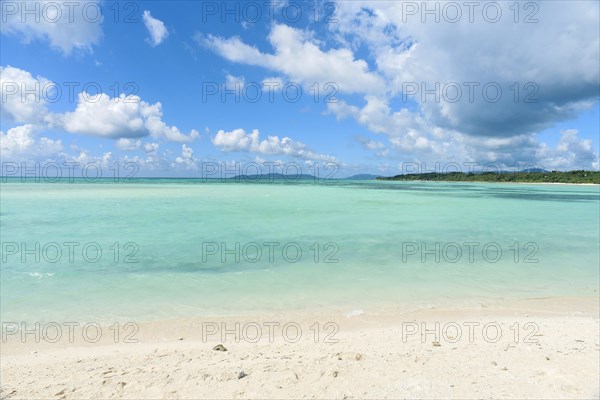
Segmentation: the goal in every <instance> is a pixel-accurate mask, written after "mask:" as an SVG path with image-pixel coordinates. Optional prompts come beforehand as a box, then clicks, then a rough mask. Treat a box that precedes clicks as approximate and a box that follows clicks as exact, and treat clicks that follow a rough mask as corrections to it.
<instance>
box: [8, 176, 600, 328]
mask: <svg viewBox="0 0 600 400" xmlns="http://www.w3.org/2000/svg"><path fill="white" fill-rule="evenodd" d="M0 227H1V241H2V264H1V278H0V284H1V290H0V296H1V298H0V300H1V305H2V307H1V316H0V317H1V319H2V321H103V322H110V321H117V320H119V321H120V320H135V321H140V320H156V319H164V318H172V317H179V316H182V317H185V316H213V315H232V314H257V313H261V312H266V311H276V312H284V311H286V310H311V309H314V310H328V309H332V310H334V309H335V310H348V311H351V310H366V311H368V310H371V309H377V307H379V306H383V305H390V304H391V305H393V304H399V305H401V304H408V303H411V304H412V303H423V304H427V303H428V302H436V304H437V303H442V304H452V302H455V301H459V300H460V299H472V298H481V299H490V298H493V299H497V298H531V297H547V296H597V295H598V286H599V268H600V267H599V265H600V255H599V252H600V250H599V242H600V232H599V230H600V189H599V188H598V187H597V186H571V185H518V184H483V183H472V184H471V183H440V182H427V183H423V182H379V181H334V182H318V183H315V182H310V181H309V182H285V181H278V182H268V181H267V182H262V183H259V182H246V183H237V182H221V181H216V182H210V181H209V182H206V181H201V180H184V179H181V180H177V179H170V180H165V179H138V180H136V181H135V182H125V183H122V182H119V183H117V182H112V181H109V182H101V183H85V182H79V183H78V182H75V183H73V182H61V183H43V182H40V183H35V182H33V183H21V182H16V181H10V180H9V181H8V182H5V183H2V184H0Z"/></svg>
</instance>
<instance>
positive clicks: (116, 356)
mask: <svg viewBox="0 0 600 400" xmlns="http://www.w3.org/2000/svg"><path fill="white" fill-rule="evenodd" d="M598 304H599V303H598V298H597V297H593V298H549V299H529V300H518V301H517V300H498V301H495V302H488V303H481V302H477V304H475V303H472V304H470V305H463V306H461V307H459V308H457V307H452V306H442V305H432V306H430V307H427V308H421V309H413V310H408V309H402V310H401V309H391V308H389V307H388V308H386V309H380V310H355V311H354V312H350V313H347V314H345V315H343V314H342V313H341V312H340V313H332V312H328V313H319V312H314V313H308V312H305V313H296V314H290V315H263V316H261V317H260V318H252V317H248V316H245V317H243V318H233V317H226V318H193V319H180V320H170V321H157V322H151V323H142V324H135V325H136V328H137V327H139V331H135V330H134V329H133V328H132V327H131V326H128V327H127V329H124V325H121V326H120V328H119V329H120V332H119V333H120V334H119V337H118V339H116V337H115V331H117V330H118V329H116V328H115V327H113V329H110V327H106V326H103V327H102V328H101V329H102V333H103V335H102V338H101V339H98V340H97V342H96V343H90V341H91V340H87V341H86V340H84V339H83V338H85V337H87V338H88V339H93V340H96V337H97V336H98V335H96V332H95V331H93V330H92V329H88V332H87V333H86V335H87V336H85V335H83V334H82V330H81V329H80V328H81V326H79V327H77V328H76V329H75V328H74V330H73V332H72V333H73V334H72V337H70V336H69V334H68V333H67V330H66V329H64V327H63V329H62V336H60V338H58V340H57V337H56V335H55V332H57V331H56V329H55V328H56V327H55V326H46V328H45V330H44V325H42V328H40V332H42V333H45V334H46V335H47V337H48V338H49V339H51V340H52V341H56V343H49V342H48V340H43V336H42V338H41V340H40V341H39V343H36V338H35V335H34V333H33V332H34V331H35V330H33V331H32V333H30V334H28V335H25V340H23V339H22V337H21V336H20V332H17V333H10V334H7V332H6V330H5V332H4V335H3V343H2V376H1V378H2V379H1V380H2V398H3V399H25V398H56V399H87V398H131V399H133V398H144V399H158V398H196V399H198V398H213V399H214V398H218V399H230V398H253V399H258V398H289V399H291V398H339V399H345V398H454V399H480V398H481V399H487V398H494V399H499V398H503V399H509V398H529V399H533V398H536V399H537V398H545V399H555V398H556V399H590V398H598V395H599V385H598V374H599V372H598V371H599V370H598V366H599V365H598V360H599V349H600V348H599V336H598V335H599V319H598V315H599V314H598V312H599V305H598ZM30 328H31V326H30ZM9 330H10V329H9ZM134 331H135V332H134ZM132 333H133V334H132ZM128 335H129V337H128V338H126V336H128ZM128 341H138V343H127V342H128ZM219 344H221V345H223V346H224V347H225V348H226V351H219V350H214V349H213V348H214V347H215V346H217V345H219Z"/></svg>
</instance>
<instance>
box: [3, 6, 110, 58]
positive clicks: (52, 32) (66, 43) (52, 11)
mask: <svg viewBox="0 0 600 400" xmlns="http://www.w3.org/2000/svg"><path fill="white" fill-rule="evenodd" d="M25 10H27V11H31V12H28V13H26V12H25ZM2 18H3V20H2V23H1V24H0V33H1V34H3V35H14V36H17V37H19V38H21V39H22V40H23V41H24V42H25V43H29V42H31V41H33V40H45V41H48V42H49V43H50V46H51V47H52V48H54V49H57V50H59V51H61V52H62V53H63V54H65V55H70V54H71V53H72V52H73V50H76V49H77V50H82V51H85V52H91V51H92V48H93V46H94V45H96V44H98V42H99V41H100V39H101V37H102V20H103V17H102V11H101V9H100V1H97V0H90V1H86V2H85V3H77V2H71V3H70V4H69V2H64V3H63V2H54V1H52V0H37V1H28V2H9V1H7V2H4V1H3V2H2Z"/></svg>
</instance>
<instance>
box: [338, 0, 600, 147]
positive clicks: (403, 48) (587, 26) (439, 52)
mask: <svg viewBox="0 0 600 400" xmlns="http://www.w3.org/2000/svg"><path fill="white" fill-rule="evenodd" d="M447 4H455V5H456V4H459V6H460V4H462V3H455V2H454V3H452V2H445V1H441V2H436V4H434V5H433V6H436V7H438V8H439V9H444V8H445V7H446V5H447ZM496 4H500V6H501V7H502V12H503V17H502V18H501V20H500V21H499V22H497V23H490V22H486V21H485V19H484V18H483V16H482V7H481V6H479V8H477V9H476V10H475V14H474V17H475V21H474V22H470V21H469V13H468V12H466V11H467V10H466V9H464V7H463V14H462V18H461V19H460V21H459V22H457V23H449V22H446V21H444V20H443V19H442V20H441V21H440V22H437V23H436V22H435V21H434V17H433V16H432V15H428V16H427V22H425V23H423V22H422V16H423V15H422V14H421V12H420V10H421V9H422V8H423V7H425V5H424V3H423V4H421V3H419V4H417V3H414V4H413V5H414V6H416V7H417V10H419V11H418V12H417V14H416V15H412V16H411V15H407V13H406V4H405V2H376V1H352V2H343V1H340V2H337V5H338V7H339V9H338V13H336V18H338V19H339V20H340V22H339V23H338V24H331V25H330V28H331V30H332V33H333V34H334V35H336V37H337V38H342V39H343V40H344V41H346V42H348V43H351V44H352V45H354V46H364V47H366V48H367V49H368V51H369V52H370V54H371V56H372V58H373V59H375V64H376V65H377V72H378V73H379V74H381V75H382V76H383V77H385V79H386V81H387V82H388V85H389V87H390V88H391V90H390V95H391V96H385V93H383V92H382V93H380V96H379V97H380V98H381V100H382V101H385V102H388V101H389V100H390V98H391V97H393V96H394V95H400V93H401V92H402V90H403V88H404V89H406V86H405V85H406V84H411V83H416V84H417V85H419V87H420V89H419V92H418V95H415V96H409V97H410V98H412V99H413V100H414V101H415V102H416V103H417V107H418V108H419V112H418V113H415V115H419V114H420V115H421V116H422V117H424V118H426V119H427V120H428V122H429V123H431V124H432V125H435V126H438V127H440V128H444V129H452V130H457V131H460V132H462V133H466V134H469V135H474V136H503V137H510V136H518V135H522V134H527V133H533V132H539V131H541V130H543V129H545V128H548V127H549V126H552V125H553V124H554V123H555V122H557V121H560V120H564V119H567V118H570V117H573V116H574V115H576V114H577V113H578V112H580V111H581V110H582V109H585V108H589V107H590V106H591V105H592V104H593V103H594V102H595V101H597V87H598V85H599V84H600V80H599V69H600V65H599V63H598V59H599V58H600V54H599V53H600V50H599V48H600V37H599V32H598V24H599V23H600V22H599V19H598V15H599V10H598V7H599V6H598V2H594V1H588V2H586V1H581V2H576V3H572V4H570V5H569V7H566V6H565V4H566V3H565V2H560V1H557V2H543V3H535V4H538V5H539V11H538V13H537V14H536V18H537V19H538V20H539V21H538V22H537V23H532V24H526V23H523V22H522V21H521V22H519V23H515V22H514V19H513V18H514V13H513V11H512V9H509V7H510V6H511V4H512V3H510V4H509V3H496ZM430 8H431V9H432V8H433V7H430ZM522 17H523V15H522ZM482 43H485V46H482ZM466 60H468V61H466ZM572 60H578V62H577V63H574V62H572ZM452 82H457V83H458V84H459V85H460V86H461V88H462V94H463V95H462V97H461V98H460V100H459V101H457V102H452V101H449V98H450V97H452V95H448V96H442V97H441V99H440V101H435V99H434V98H433V96H429V97H428V98H426V99H425V101H423V99H422V98H421V96H420V94H421V93H422V89H421V88H422V87H421V85H425V87H426V88H428V89H432V88H435V85H436V83H439V84H440V86H441V87H443V85H445V84H447V83H452ZM465 82H475V83H477V84H479V86H478V87H477V88H476V89H475V98H474V101H473V102H471V101H470V99H469V96H468V91H469V89H468V88H467V87H466V86H464V85H463V83H465ZM515 82H517V83H518V86H519V95H518V96H517V100H516V101H515V87H514V86H513V85H514V83H515ZM529 82H532V83H534V85H537V88H538V89H539V92H538V93H537V94H536V95H534V98H536V99H538V102H537V103H525V102H524V100H525V96H526V95H528V94H530V93H533V91H534V90H535V88H536V86H529V87H526V85H527V84H528V83H529ZM487 83H498V84H499V85H500V86H501V88H502V90H503V93H502V97H501V99H500V100H499V101H498V102H497V103H492V102H489V101H486V100H485V98H484V96H483V93H482V88H483V86H484V85H485V84H487ZM511 88H512V89H511Z"/></svg>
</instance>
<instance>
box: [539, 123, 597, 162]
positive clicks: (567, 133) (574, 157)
mask: <svg viewBox="0 0 600 400" xmlns="http://www.w3.org/2000/svg"><path fill="white" fill-rule="evenodd" d="M538 157H539V158H540V159H542V160H543V162H544V163H543V165H544V166H545V167H546V168H548V169H559V170H560V169H590V167H591V168H593V169H595V170H598V169H600V161H599V156H598V153H596V152H595V151H594V148H593V147H592V142H591V140H589V139H583V140H582V139H580V138H579V132H578V131H577V130H575V129H567V130H563V131H561V136H560V140H559V141H558V143H557V145H556V148H554V149H551V148H549V147H548V146H547V145H546V144H542V145H541V146H540V148H539V149H538Z"/></svg>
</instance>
